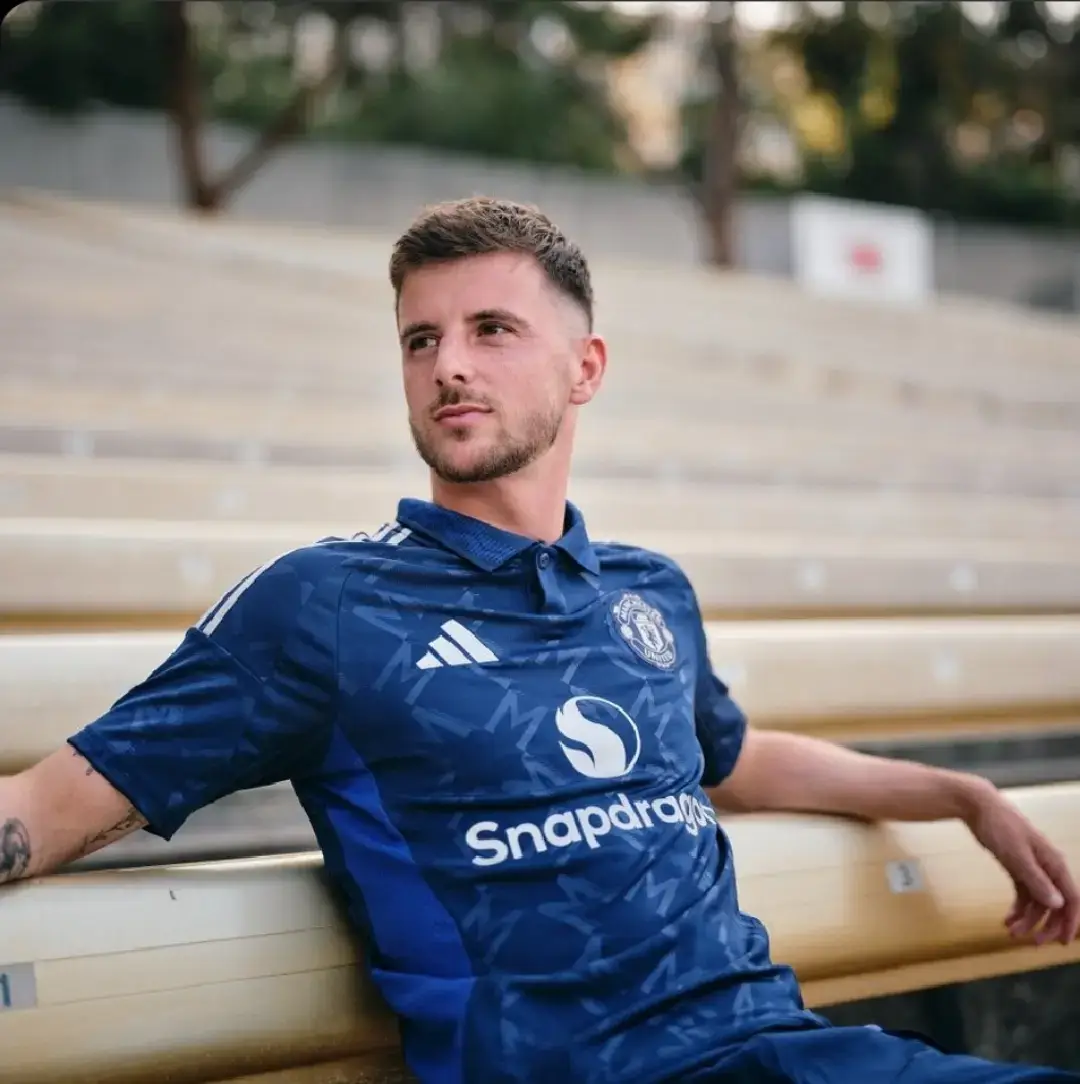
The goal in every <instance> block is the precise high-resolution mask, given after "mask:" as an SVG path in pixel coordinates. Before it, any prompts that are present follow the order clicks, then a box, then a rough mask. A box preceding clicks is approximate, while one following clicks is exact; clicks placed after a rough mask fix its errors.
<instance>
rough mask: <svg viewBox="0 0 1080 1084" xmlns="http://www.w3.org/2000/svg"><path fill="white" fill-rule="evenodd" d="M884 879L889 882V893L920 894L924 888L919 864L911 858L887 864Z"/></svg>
mask: <svg viewBox="0 0 1080 1084" xmlns="http://www.w3.org/2000/svg"><path fill="white" fill-rule="evenodd" d="M885 879H886V880H887V881H888V882H889V890H890V891H891V892H897V893H903V892H922V891H923V889H924V888H925V887H926V885H925V883H924V881H923V875H922V870H921V869H920V868H919V863H918V862H917V861H916V860H915V859H913V858H906V859H899V860H897V861H895V862H889V863H887V864H886V866H885Z"/></svg>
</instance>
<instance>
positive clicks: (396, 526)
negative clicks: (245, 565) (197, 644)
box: [195, 520, 412, 636]
mask: <svg viewBox="0 0 1080 1084" xmlns="http://www.w3.org/2000/svg"><path fill="white" fill-rule="evenodd" d="M410 534H412V531H410V530H409V528H408V527H402V526H401V524H400V523H398V522H397V521H396V520H391V522H389V523H384V524H383V525H382V526H381V527H380V528H379V529H378V530H377V531H376V532H375V533H374V534H372V535H367V534H357V535H353V537H352V538H349V539H345V538H326V539H323V540H322V541H321V542H314V543H312V545H315V546H332V545H334V544H335V543H340V542H383V543H384V544H385V545H387V546H399V545H401V543H402V542H404V541H405V539H406V538H408V537H409V535H410ZM305 548H306V547H305ZM290 553H296V550H295V549H291V550H286V551H285V552H284V553H279V554H278V555H277V556H276V557H271V558H270V560H269V561H267V562H266V563H265V564H262V565H260V566H259V567H258V568H257V569H255V571H254V572H249V573H248V575H247V576H245V577H244V578H243V579H242V580H241V581H240V582H239V583H238V584H236V586H235V587H232V588H230V589H229V590H228V591H227V592H226V593H225V594H224V595H223V596H222V597H221V598H220V599H218V601H217V602H215V603H214V605H213V606H211V607H210V608H209V609H208V610H207V611H206V612H205V613H204V614H203V615H202V617H200V618H199V620H198V621H197V622H196V623H195V627H196V628H197V629H198V630H199V631H200V632H202V633H203V634H204V635H206V636H212V635H213V634H214V630H215V629H217V627H218V625H220V624H221V622H222V621H224V620H225V617H226V615H227V614H228V612H229V611H230V610H231V609H232V608H233V607H234V606H235V605H236V604H237V602H239V601H240V597H241V595H243V593H244V592H245V591H246V590H247V589H248V588H249V587H250V586H251V585H252V584H253V583H254V582H255V581H256V580H257V579H258V578H259V577H260V576H261V575H262V574H263V573H264V572H265V571H266V570H267V569H268V568H272V567H273V566H274V565H276V564H277V563H278V561H280V560H282V559H283V558H285V557H288V556H289V554H290Z"/></svg>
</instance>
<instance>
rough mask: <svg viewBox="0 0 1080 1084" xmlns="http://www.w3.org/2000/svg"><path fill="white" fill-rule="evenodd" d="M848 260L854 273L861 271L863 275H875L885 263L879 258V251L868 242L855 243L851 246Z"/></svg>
mask: <svg viewBox="0 0 1080 1084" xmlns="http://www.w3.org/2000/svg"><path fill="white" fill-rule="evenodd" d="M848 259H849V260H850V262H851V266H852V267H854V268H855V270H856V271H861V272H862V273H863V274H865V275H876V274H877V273H878V272H879V271H880V270H881V268H882V265H883V264H884V262H885V261H884V260H883V259H882V257H881V249H880V248H878V247H877V245H875V244H871V243H869V242H857V243H856V244H854V245H852V246H851V249H850V251H849V253H848Z"/></svg>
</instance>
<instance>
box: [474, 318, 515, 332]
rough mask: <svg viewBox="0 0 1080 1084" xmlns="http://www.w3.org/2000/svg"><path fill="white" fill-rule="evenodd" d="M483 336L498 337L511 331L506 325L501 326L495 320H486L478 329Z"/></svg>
mask: <svg viewBox="0 0 1080 1084" xmlns="http://www.w3.org/2000/svg"><path fill="white" fill-rule="evenodd" d="M478 330H479V332H480V334H481V335H498V334H499V333H500V332H503V331H509V330H510V329H509V328H508V327H507V326H506V325H505V324H500V323H498V322H497V321H495V320H485V321H484V323H482V324H480V326H479V328H478Z"/></svg>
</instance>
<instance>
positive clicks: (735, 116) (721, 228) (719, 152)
mask: <svg viewBox="0 0 1080 1084" xmlns="http://www.w3.org/2000/svg"><path fill="white" fill-rule="evenodd" d="M707 19H708V39H707V41H706V45H705V48H706V51H707V55H708V59H709V64H710V66H711V68H712V74H713V77H714V79H715V81H716V96H715V98H714V100H713V104H712V108H711V110H710V111H709V117H708V120H707V122H706V123H707V128H706V132H705V150H704V161H703V171H702V184H701V193H700V202H701V211H702V216H703V218H704V223H705V239H706V259H707V261H708V263H710V264H711V265H713V266H714V267H734V266H735V264H736V261H737V253H736V244H735V221H734V217H735V199H736V197H737V195H738V191H739V159H738V152H739V134H740V131H741V126H742V114H743V109H742V100H741V93H740V87H739V73H738V50H737V46H736V41H735V2H734V0H728V2H724V0H712V3H710V4H709V10H708V15H707Z"/></svg>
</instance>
